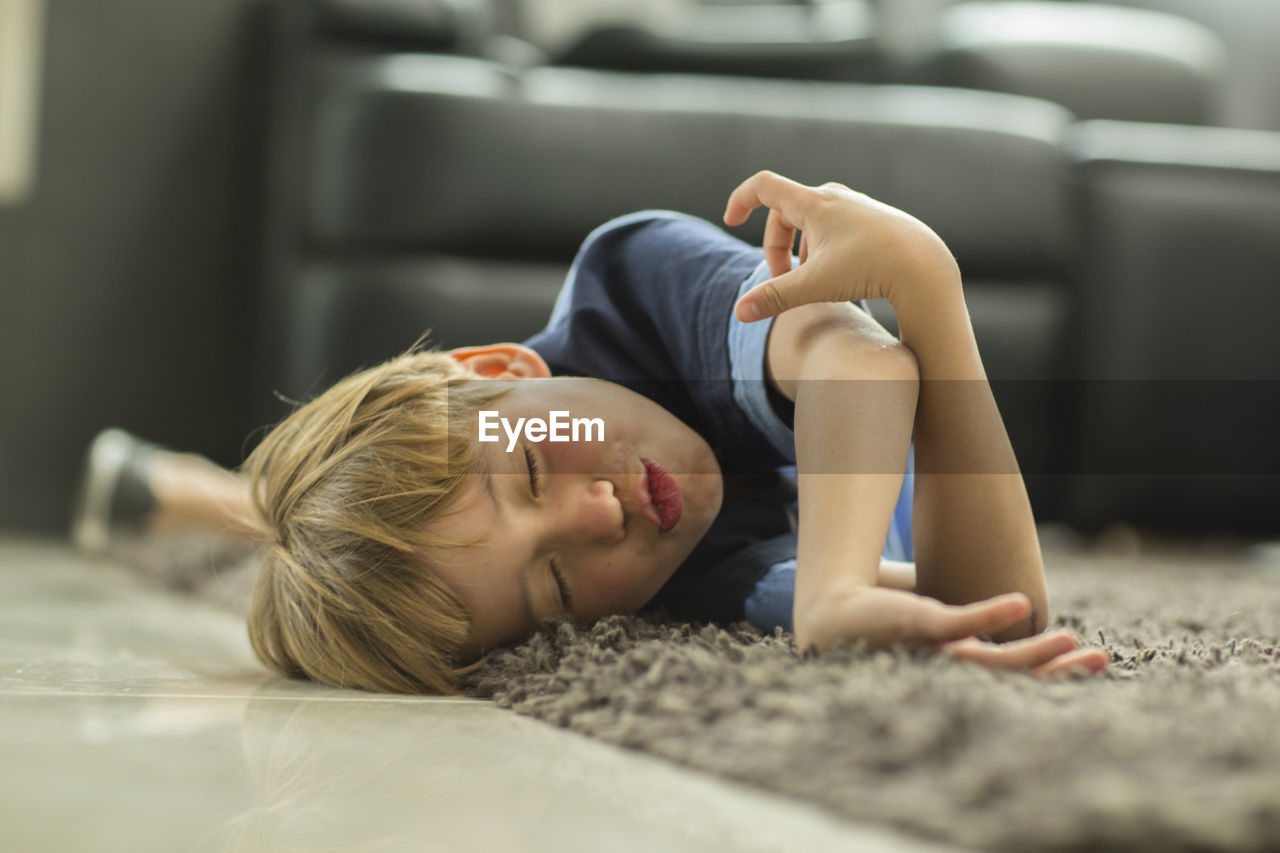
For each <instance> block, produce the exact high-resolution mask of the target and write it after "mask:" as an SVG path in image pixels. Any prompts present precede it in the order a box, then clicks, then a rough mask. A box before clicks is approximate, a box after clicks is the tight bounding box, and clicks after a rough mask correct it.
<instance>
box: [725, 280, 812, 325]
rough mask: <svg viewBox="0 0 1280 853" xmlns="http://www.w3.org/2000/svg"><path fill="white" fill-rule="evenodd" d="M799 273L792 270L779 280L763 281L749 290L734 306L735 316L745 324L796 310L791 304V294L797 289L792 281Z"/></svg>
mask: <svg viewBox="0 0 1280 853" xmlns="http://www.w3.org/2000/svg"><path fill="white" fill-rule="evenodd" d="M797 272H799V270H792V271H791V272H789V273H784V274H782V275H780V276H778V277H777V278H771V279H769V280H768V281H762V282H761V283H760V284H757V285H756V286H755V287H753V288H751V289H750V290H748V291H747V292H746V293H744V294H743V295H742V298H741V299H739V300H738V304H737V305H735V306H734V310H733V313H734V316H736V317H737V318H738V319H739V320H741V321H742V322H743V323H751V322H754V321H756V320H763V319H765V318H766V317H776V316H778V315H779V314H781V313H782V312H783V311H786V310H787V309H788V308H795V307H796V306H795V305H792V304H791V301H792V300H791V298H790V294H792V293H794V291H795V289H796V288H795V285H796V282H793V281H792V279H793V278H794V277H795V275H796V273H797Z"/></svg>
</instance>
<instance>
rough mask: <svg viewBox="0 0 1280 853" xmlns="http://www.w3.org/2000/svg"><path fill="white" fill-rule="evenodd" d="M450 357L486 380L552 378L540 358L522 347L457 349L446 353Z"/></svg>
mask: <svg viewBox="0 0 1280 853" xmlns="http://www.w3.org/2000/svg"><path fill="white" fill-rule="evenodd" d="M449 355H451V356H453V358H454V359H455V360H456V361H457V362H458V363H459V364H461V365H463V366H464V367H466V368H468V369H469V370H471V371H472V372H473V373H475V374H477V375H478V376H483V377H484V378H486V379H535V378H536V379H543V378H547V377H549V376H551V368H550V367H548V366H547V363H546V362H545V361H543V359H542V356H540V355H538V354H537V353H536V352H534V351H533V350H531V349H529V348H528V347H526V346H522V345H521V344H511V343H506V344H489V345H488V346H482V347H458V348H457V349H451V350H449Z"/></svg>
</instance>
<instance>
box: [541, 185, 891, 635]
mask: <svg viewBox="0 0 1280 853" xmlns="http://www.w3.org/2000/svg"><path fill="white" fill-rule="evenodd" d="M769 277H770V276H769V270H768V265H767V264H766V263H765V262H764V260H763V252H762V250H760V249H758V248H754V247H752V246H750V245H748V244H746V243H744V242H742V241H741V240H738V239H737V238H735V237H732V236H730V235H729V234H726V233H725V232H724V231H722V230H721V229H719V228H718V227H716V226H715V225H712V224H711V223H709V222H705V221H703V220H701V219H696V218H694V217H692V216H687V215H685V214H681V213H674V212H671V211H654V210H649V211H641V212H639V213H633V214H629V215H627V216H623V217H620V218H618V219H614V220H612V221H610V222H607V223H605V224H604V225H602V226H600V227H599V228H597V229H596V230H595V231H593V232H592V233H591V234H590V235H589V236H588V237H587V239H586V241H585V242H584V243H583V244H582V247H581V248H580V249H579V251H578V255H577V257H576V258H575V259H574V262H573V266H572V267H571V268H570V270H569V274H568V276H567V278H566V279H565V283H564V286H563V288H562V289H561V291H560V294H559V296H558V297H557V299H556V304H555V307H554V309H553V310H552V313H551V319H550V320H549V322H548V323H547V327H546V328H545V329H544V330H543V331H541V332H539V333H538V334H536V335H534V336H533V337H531V338H529V339H528V340H527V341H525V345H526V346H528V347H529V348H531V349H533V350H534V351H535V352H537V353H538V354H539V355H540V356H542V357H543V359H545V360H546V362H547V364H548V366H549V367H550V368H551V372H552V375H556V376H590V377H594V378H597V379H605V380H608V381H610V382H616V383H618V384H619V385H622V386H624V387H626V388H629V389H631V390H633V391H635V392H636V393H638V394H642V395H644V396H645V397H648V398H649V399H651V400H653V401H654V402H656V403H657V404H659V405H660V406H662V407H663V408H665V409H666V410H667V411H669V412H671V413H672V414H673V415H675V416H676V417H677V418H679V419H680V420H681V421H683V422H684V423H685V424H686V425H688V426H689V427H690V428H691V429H693V430H694V431H696V432H697V433H698V434H699V435H701V436H702V437H703V438H704V439H706V441H707V443H708V444H709V445H710V446H711V448H712V450H713V451H714V453H715V456H716V460H717V462H718V463H719V465H720V469H721V471H722V472H723V474H724V484H725V493H724V503H723V505H722V507H721V510H720V513H719V515H718V516H717V517H716V519H715V521H714V522H713V523H712V525H711V528H710V529H709V530H708V531H707V534H706V535H705V536H704V537H703V539H702V540H701V541H700V542H699V543H698V545H697V546H696V547H695V548H694V550H693V551H692V552H691V553H690V555H689V556H688V558H686V560H685V561H684V563H682V564H681V565H680V567H679V568H678V569H677V570H676V572H675V574H674V575H673V576H672V577H671V579H670V580H669V581H668V582H667V583H666V584H665V585H664V586H663V588H662V589H661V590H660V591H659V592H658V594H657V595H656V596H655V597H654V598H653V599H652V600H651V601H650V602H649V604H648V605H647V609H651V608H662V609H665V610H666V611H667V612H668V613H670V614H671V615H672V616H674V617H676V618H678V619H685V620H689V621H708V622H715V623H720V624H728V623H731V622H735V621H738V620H741V619H744V618H745V619H748V620H749V621H751V622H752V623H753V624H755V625H757V627H760V628H761V629H763V630H766V631H768V630H772V629H773V628H775V627H783V628H785V629H787V630H791V602H792V599H793V594H794V586H795V555H796V542H797V534H796V512H797V505H796V504H797V490H796V481H795V461H796V458H795V434H794V432H793V424H794V416H795V406H794V404H793V403H791V401H789V400H787V399H786V397H784V396H782V394H780V393H778V391H777V390H775V389H774V388H773V387H772V385H771V384H770V383H769V382H768V380H767V378H766V376H765V343H766V341H767V339H768V335H769V329H770V327H771V326H772V323H773V321H772V320H771V319H769V320H762V321H759V322H756V323H741V322H739V321H738V320H737V319H736V318H735V317H734V316H733V306H734V304H735V303H736V302H737V301H738V298H739V297H740V296H741V295H742V294H744V293H746V292H747V291H748V290H749V289H750V288H751V287H753V286H754V285H756V284H758V283H760V282H762V281H765V280H767V279H768V278H769ZM855 304H858V305H859V307H860V308H862V309H863V310H864V311H865V310H867V307H866V305H865V303H861V304H859V303H855ZM912 457H914V452H913V453H912ZM909 462H914V459H913V458H912V459H910V460H909ZM912 480H913V469H912V467H911V465H910V464H909V466H908V470H907V474H906V477H905V479H904V488H903V492H902V496H901V497H900V499H899V502H898V507H897V509H896V510H895V512H894V519H893V523H892V524H891V526H890V531H889V538H888V540H887V541H886V547H885V552H884V553H885V556H886V557H889V558H890V559H899V560H911V559H912V557H911V550H910V549H911V534H910V512H911V485H912Z"/></svg>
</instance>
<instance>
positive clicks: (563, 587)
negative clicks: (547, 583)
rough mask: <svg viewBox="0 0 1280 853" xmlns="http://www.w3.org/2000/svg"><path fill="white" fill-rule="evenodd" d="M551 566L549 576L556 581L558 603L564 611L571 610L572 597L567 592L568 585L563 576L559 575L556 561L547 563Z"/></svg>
mask: <svg viewBox="0 0 1280 853" xmlns="http://www.w3.org/2000/svg"><path fill="white" fill-rule="evenodd" d="M549 565H550V566H551V574H552V575H553V576H554V577H555V579H556V587H557V588H558V589H559V590H560V601H561V602H562V603H563V604H564V609H565V610H566V611H571V610H573V595H572V594H570V592H569V584H567V583H565V580H564V575H562V574H560V569H559V568H558V567H557V566H556V561H555V560H551V561H549Z"/></svg>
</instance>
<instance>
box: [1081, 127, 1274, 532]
mask: <svg viewBox="0 0 1280 853" xmlns="http://www.w3.org/2000/svg"><path fill="white" fill-rule="evenodd" d="M1068 146H1069V148H1070V150H1071V152H1072V154H1073V157H1074V159H1075V162H1076V170H1077V175H1078V177H1079V186H1078V189H1079V211H1080V215H1081V221H1082V223H1083V227H1082V230H1081V232H1080V239H1081V245H1080V259H1081V260H1080V266H1079V269H1078V281H1077V282H1076V284H1077V289H1076V291H1075V294H1076V298H1075V301H1074V310H1073V316H1072V319H1071V320H1070V329H1071V331H1070V333H1069V336H1070V337H1069V339H1070V340H1071V341H1072V350H1073V352H1074V353H1075V355H1074V358H1073V378H1074V379H1075V380H1077V381H1076V382H1074V383H1073V386H1074V390H1075V391H1076V405H1075V411H1076V413H1077V414H1076V418H1077V422H1076V425H1075V429H1073V430H1072V431H1071V432H1072V433H1073V434H1074V435H1075V436H1076V447H1075V454H1074V459H1075V461H1074V463H1073V473H1078V474H1080V475H1081V476H1079V477H1078V478H1076V480H1077V484H1078V488H1077V489H1076V490H1075V496H1074V498H1073V499H1072V500H1070V501H1069V503H1070V504H1072V506H1073V508H1074V510H1073V512H1074V513H1076V514H1078V517H1079V518H1080V519H1081V520H1087V519H1094V520H1097V519H1105V518H1125V519H1128V520H1131V521H1133V522H1135V523H1146V524H1151V525H1158V526H1164V527H1177V528H1180V529H1186V528H1193V529H1200V530H1205V529H1214V528H1225V529H1234V530H1246V529H1257V530H1259V531H1262V530H1268V531H1271V532H1274V531H1275V530H1276V529H1277V528H1276V526H1277V519H1276V514H1275V512H1274V497H1275V495H1276V494H1277V491H1278V490H1277V486H1280V476H1278V475H1280V444H1277V442H1276V441H1275V435H1276V429H1277V425H1280V394H1278V393H1277V391H1280V335H1277V334H1276V331H1275V328H1276V317H1277V316H1280V242H1278V241H1277V240H1276V237H1277V235H1280V133H1268V132H1264V131H1247V130H1236V129H1227V128H1202V127H1184V126H1173V125H1150V124H1136V123H1127V122H1084V123H1081V124H1079V125H1077V126H1076V127H1075V128H1073V130H1072V132H1071V134H1070V135H1069V142H1068Z"/></svg>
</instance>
